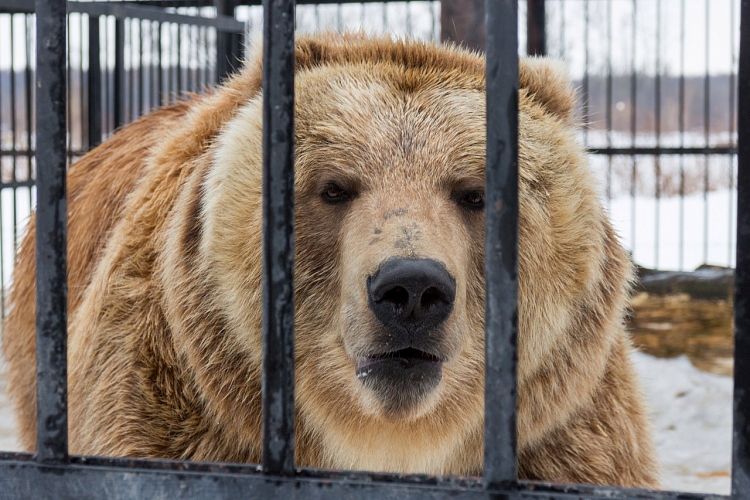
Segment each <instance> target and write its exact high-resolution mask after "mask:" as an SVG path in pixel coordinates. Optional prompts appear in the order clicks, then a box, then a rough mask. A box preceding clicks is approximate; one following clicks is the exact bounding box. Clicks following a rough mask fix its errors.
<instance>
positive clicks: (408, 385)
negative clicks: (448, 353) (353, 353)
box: [355, 347, 443, 418]
mask: <svg viewBox="0 0 750 500" xmlns="http://www.w3.org/2000/svg"><path fill="white" fill-rule="evenodd" d="M355 373H356V375H357V379H359V380H360V382H362V384H363V385H364V386H365V387H367V388H368V389H370V390H372V391H373V393H374V394H375V396H376V397H377V398H378V399H379V400H380V402H381V404H382V405H383V406H382V408H383V410H384V411H385V413H386V414H387V415H389V416H390V417H394V418H400V417H405V416H407V415H408V414H409V412H410V411H412V410H413V409H414V408H416V407H417V406H418V405H419V403H420V402H421V401H423V400H424V398H425V397H426V396H427V395H429V394H430V393H431V392H432V391H433V390H434V389H435V388H436V387H437V386H438V384H439V383H440V379H441V378H442V376H443V360H442V359H440V358H439V357H438V356H436V355H434V354H431V353H428V352H425V351H420V350H419V349H414V348H413V347H409V348H406V349H400V350H398V351H390V352H386V353H381V354H375V355H372V356H368V357H362V358H357V360H356V363H355Z"/></svg>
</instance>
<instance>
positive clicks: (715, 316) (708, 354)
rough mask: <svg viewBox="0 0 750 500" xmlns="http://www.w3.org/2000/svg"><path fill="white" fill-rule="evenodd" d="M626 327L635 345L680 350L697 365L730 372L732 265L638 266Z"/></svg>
mask: <svg viewBox="0 0 750 500" xmlns="http://www.w3.org/2000/svg"><path fill="white" fill-rule="evenodd" d="M638 274H639V278H640V279H639V282H638V284H637V286H636V287H635V295H634V296H633V299H632V301H631V308H632V313H631V315H630V317H629V321H628V327H629V329H630V331H631V333H632V335H633V341H634V343H635V345H636V346H637V347H638V348H639V349H640V350H642V351H644V352H647V353H649V354H652V355H654V356H659V357H674V356H679V355H682V354H685V355H687V356H688V358H689V359H690V361H691V362H692V363H693V364H694V365H695V366H696V367H698V368H700V369H703V370H707V371H710V372H713V373H717V374H722V375H729V374H731V373H732V368H733V359H732V355H733V352H734V339H733V327H734V325H733V303H732V293H733V286H734V271H733V270H732V269H726V268H713V267H712V268H709V267H705V266H704V267H702V268H699V269H697V270H696V271H693V272H670V271H653V270H650V269H645V268H640V269H639V270H638Z"/></svg>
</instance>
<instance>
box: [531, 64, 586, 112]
mask: <svg viewBox="0 0 750 500" xmlns="http://www.w3.org/2000/svg"><path fill="white" fill-rule="evenodd" d="M518 86H519V88H520V89H526V90H527V92H528V93H529V97H531V98H532V99H533V100H534V101H536V102H537V103H539V104H540V105H542V106H543V107H544V108H545V109H546V110H547V111H549V112H550V113H551V114H553V115H555V116H557V117H558V118H561V119H562V120H564V121H570V120H571V117H572V115H573V110H574V109H575V103H576V93H575V90H573V88H572V86H571V82H570V77H569V76H568V71H567V68H566V66H565V63H563V62H562V61H558V60H554V59H547V58H544V57H529V58H523V59H520V60H519V61H518Z"/></svg>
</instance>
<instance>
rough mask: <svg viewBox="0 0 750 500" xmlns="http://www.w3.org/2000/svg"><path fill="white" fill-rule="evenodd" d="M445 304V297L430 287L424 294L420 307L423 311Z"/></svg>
mask: <svg viewBox="0 0 750 500" xmlns="http://www.w3.org/2000/svg"><path fill="white" fill-rule="evenodd" d="M443 303H445V295H443V293H442V292H441V291H440V290H438V289H437V288H435V287H430V288H428V289H427V290H425V291H424V292H422V299H421V300H420V306H421V307H422V309H425V310H426V309H428V308H429V307H430V306H433V305H440V304H443Z"/></svg>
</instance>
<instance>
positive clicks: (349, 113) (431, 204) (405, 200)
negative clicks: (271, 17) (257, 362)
mask: <svg viewBox="0 0 750 500" xmlns="http://www.w3.org/2000/svg"><path fill="white" fill-rule="evenodd" d="M315 73H316V72H311V74H309V75H304V74H303V75H301V76H300V79H302V80H303V81H304V82H305V84H300V86H299V94H298V97H297V98H298V99H299V100H300V101H301V102H305V101H314V102H317V103H319V106H317V107H316V109H315V110H314V112H309V111H308V109H306V108H305V107H300V111H299V112H298V114H297V124H296V127H297V133H296V135H297V143H296V157H297V165H296V172H297V186H298V188H297V197H298V198H297V207H298V212H297V223H298V226H297V236H296V237H297V252H296V253H297V255H298V259H299V262H298V276H299V278H298V279H299V280H300V281H301V282H300V286H299V292H298V293H299V295H298V300H299V301H300V302H308V301H311V302H315V296H316V295H317V296H319V295H320V294H321V290H326V291H328V290H336V295H337V299H338V300H336V301H335V304H336V305H335V307H333V308H331V310H330V311H329V316H328V321H329V322H328V325H327V326H326V327H324V328H323V329H324V330H325V331H326V332H327V333H328V334H330V335H332V336H333V337H332V338H330V339H327V342H326V344H325V345H326V346H327V348H328V349H329V350H330V347H331V346H336V347H337V348H339V349H341V351H342V352H338V353H337V355H338V356H340V357H341V359H342V361H344V362H343V363H342V367H341V368H342V373H341V374H340V376H341V378H342V379H344V380H348V381H349V384H348V386H349V387H348V388H347V392H349V394H350V397H351V399H353V400H354V401H355V402H356V403H357V404H359V405H361V407H362V409H363V410H364V411H365V412H366V413H367V414H370V415H373V416H377V417H381V418H385V419H389V420H400V419H414V418H416V417H418V416H420V415H422V414H424V413H425V412H427V411H429V410H430V409H432V408H433V407H434V406H435V405H436V403H437V402H438V401H439V400H440V398H441V397H444V395H443V392H445V390H446V388H445V383H444V378H445V379H451V378H455V377H456V375H457V374H456V373H454V372H455V371H456V370H457V369H459V370H460V368H458V367H459V365H461V364H465V362H463V363H462V361H461V360H460V358H461V356H462V351H464V350H466V349H469V350H471V349H472V348H474V349H475V348H476V345H475V344H477V342H476V340H477V339H471V332H481V321H482V318H481V315H482V307H481V304H480V303H478V301H479V302H481V301H482V300H483V294H482V290H483V274H482V262H483V259H482V256H483V246H484V245H483V238H484V236H483V235H484V231H483V225H484V216H483V213H484V211H483V209H484V137H483V123H484V97H483V94H482V93H481V92H479V91H476V90H473V89H467V88H460V87H455V88H450V87H446V86H437V85H424V86H420V87H418V88H409V87H408V82H407V81H405V80H406V79H405V78H404V77H401V78H394V80H393V81H388V82H387V83H386V82H384V81H383V80H382V79H380V80H377V79H375V78H373V77H372V76H370V75H369V74H368V71H367V70H366V68H361V69H359V70H356V69H355V70H354V71H352V70H349V71H348V72H347V73H346V74H339V75H334V76H333V77H330V78H329V77H328V76H329V75H317V74H315ZM309 80H314V81H315V83H318V84H317V85H315V84H312V82H310V81H309ZM326 293H328V292H326ZM326 302H327V301H326ZM467 302H471V304H468V303H467ZM470 311H473V312H474V314H473V315H472V314H470ZM297 328H299V329H302V330H303V331H306V330H307V328H306V327H305V326H304V325H298V326H297ZM311 335H313V336H315V337H318V336H319V335H320V333H312V334H311ZM298 342H299V344H300V348H301V349H304V346H305V345H306V344H307V339H305V338H304V336H302V334H301V332H300V336H299V340H298ZM478 344H479V347H481V342H479V343H478ZM467 346H468V347H467ZM466 355H467V353H463V356H466ZM477 355H480V356H481V351H479V352H471V356H473V357H476V356H477ZM315 357H316V358H319V356H318V355H316V356H315ZM461 378H463V377H461Z"/></svg>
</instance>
